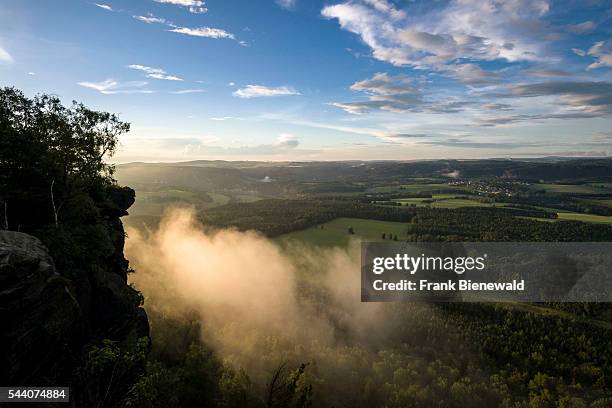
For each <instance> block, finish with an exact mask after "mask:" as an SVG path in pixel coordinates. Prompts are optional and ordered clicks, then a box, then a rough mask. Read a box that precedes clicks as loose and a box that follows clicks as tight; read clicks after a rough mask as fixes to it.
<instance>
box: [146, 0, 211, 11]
mask: <svg viewBox="0 0 612 408" xmlns="http://www.w3.org/2000/svg"><path fill="white" fill-rule="evenodd" d="M154 1H156V2H158V3H164V4H173V5H175V6H181V7H185V8H187V9H188V10H189V12H190V13H195V14H201V13H206V12H207V11H208V9H207V8H206V6H205V4H204V2H203V1H202V0H154Z"/></svg>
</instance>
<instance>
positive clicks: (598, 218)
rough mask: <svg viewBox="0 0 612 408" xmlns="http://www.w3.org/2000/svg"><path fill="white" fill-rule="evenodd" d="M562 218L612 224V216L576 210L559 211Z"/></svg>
mask: <svg viewBox="0 0 612 408" xmlns="http://www.w3.org/2000/svg"><path fill="white" fill-rule="evenodd" d="M558 214H559V219H560V220H569V221H583V222H595V223H598V224H612V216H605V215H594V214H580V213H574V212H559V213H558Z"/></svg>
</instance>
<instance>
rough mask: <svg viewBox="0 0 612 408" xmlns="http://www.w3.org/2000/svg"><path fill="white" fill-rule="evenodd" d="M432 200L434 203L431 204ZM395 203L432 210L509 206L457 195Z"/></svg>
mask: <svg viewBox="0 0 612 408" xmlns="http://www.w3.org/2000/svg"><path fill="white" fill-rule="evenodd" d="M432 200H433V202H429V201H432ZM393 201H395V202H398V203H402V204H403V205H415V206H417V207H432V208H461V207H504V206H507V205H508V204H505V203H493V202H491V203H487V202H482V201H477V200H472V199H471V198H470V197H469V196H457V195H456V194H434V195H433V196H432V198H398V199H395V200H393Z"/></svg>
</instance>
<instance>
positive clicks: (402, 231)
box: [276, 218, 408, 246]
mask: <svg viewBox="0 0 612 408" xmlns="http://www.w3.org/2000/svg"><path fill="white" fill-rule="evenodd" d="M349 227H353V230H354V232H355V234H354V235H351V234H349V233H348V229H349ZM407 231H408V224H406V223H402V222H391V221H376V220H363V219H358V218H337V219H335V220H333V221H330V222H327V223H325V224H323V229H321V225H317V226H315V227H311V228H308V229H305V230H302V231H295V232H291V233H289V234H285V235H281V236H280V237H278V238H276V239H277V241H278V242H281V243H288V242H292V241H293V242H295V241H298V242H306V243H310V244H314V245H319V246H345V245H347V244H348V243H349V241H350V240H351V239H362V240H380V239H381V235H382V233H383V232H384V233H386V234H387V235H389V234H393V235H397V239H398V240H405V239H406V238H407V235H406V233H407Z"/></svg>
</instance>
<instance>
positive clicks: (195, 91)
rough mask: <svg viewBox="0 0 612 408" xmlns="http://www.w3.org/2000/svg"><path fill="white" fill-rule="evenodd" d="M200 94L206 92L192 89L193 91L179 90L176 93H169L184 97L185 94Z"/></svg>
mask: <svg viewBox="0 0 612 408" xmlns="http://www.w3.org/2000/svg"><path fill="white" fill-rule="evenodd" d="M201 92H206V91H205V90H204V89H201V88H194V89H181V90H178V91H172V92H170V93H171V94H174V95H185V94H192V93H201Z"/></svg>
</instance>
